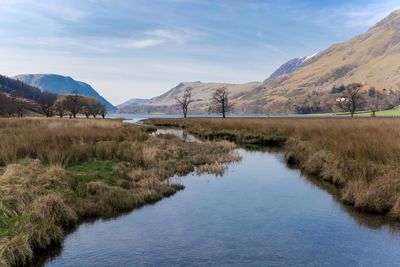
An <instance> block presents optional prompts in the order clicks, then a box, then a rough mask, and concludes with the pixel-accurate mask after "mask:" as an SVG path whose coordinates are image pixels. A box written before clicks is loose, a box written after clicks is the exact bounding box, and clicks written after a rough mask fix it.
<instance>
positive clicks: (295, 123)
mask: <svg viewBox="0 0 400 267" xmlns="http://www.w3.org/2000/svg"><path fill="white" fill-rule="evenodd" d="M147 122H148V123H150V124H152V125H157V126H168V127H171V126H172V127H181V128H185V129H186V130H188V131H189V132H191V133H192V134H195V135H197V136H200V137H203V138H205V139H210V140H215V139H218V140H220V139H224V140H233V141H235V142H237V143H241V144H253V145H264V146H279V147H280V148H281V149H282V150H283V151H284V152H285V155H286V156H285V158H286V160H287V162H288V163H289V164H292V165H297V166H298V167H299V168H301V169H302V170H303V171H304V172H305V173H307V174H310V175H315V176H317V177H319V178H320V179H323V180H325V181H328V182H330V183H332V184H334V185H336V186H337V187H338V188H339V191H340V193H341V200H342V201H343V202H345V203H347V204H349V205H353V206H355V207H357V208H358V209H360V210H364V211H367V212H371V213H380V214H386V215H387V216H388V217H391V218H394V219H396V220H400V178H399V176H398V173H399V171H400V167H399V163H400V120H398V119H393V118H392V119H382V118H354V119H320V118H304V119H298V118H293V119H289V118H288V119H284V118H228V119H216V118H191V119H152V120H148V121H147Z"/></svg>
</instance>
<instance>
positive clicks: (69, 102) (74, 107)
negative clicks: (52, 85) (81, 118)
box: [65, 91, 82, 118]
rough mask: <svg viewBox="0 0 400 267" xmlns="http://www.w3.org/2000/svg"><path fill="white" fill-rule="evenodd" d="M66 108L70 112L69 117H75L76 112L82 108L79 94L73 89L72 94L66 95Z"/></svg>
mask: <svg viewBox="0 0 400 267" xmlns="http://www.w3.org/2000/svg"><path fill="white" fill-rule="evenodd" d="M65 101H66V108H67V110H68V111H69V112H70V113H71V115H70V117H73V118H76V114H78V113H79V111H80V110H81V108H82V103H81V96H80V95H78V92H76V91H74V92H72V94H70V95H67V96H66V100H65Z"/></svg>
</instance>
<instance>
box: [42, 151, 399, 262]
mask: <svg viewBox="0 0 400 267" xmlns="http://www.w3.org/2000/svg"><path fill="white" fill-rule="evenodd" d="M238 152H239V153H240V154H241V156H242V157H243V160H242V161H241V162H239V163H233V164H230V165H229V166H228V169H227V171H226V173H225V174H224V175H223V176H222V177H215V176H213V175H208V174H204V175H200V176H198V175H196V174H190V175H187V176H186V177H183V178H179V181H180V182H182V183H183V184H184V185H185V187H186V188H185V190H183V191H180V192H178V193H177V194H175V195H174V196H172V197H170V198H166V199H163V200H161V201H160V202H158V203H156V204H154V205H147V206H145V207H143V208H141V209H139V210H135V211H133V212H131V213H128V214H125V215H122V216H120V217H118V218H115V219H112V220H97V221H95V222H94V223H84V224H82V225H80V226H79V227H78V229H77V230H76V231H75V232H73V233H72V234H70V235H69V236H67V238H66V239H65V240H64V242H63V243H62V247H61V248H60V249H58V250H57V251H56V252H53V254H54V255H53V257H52V258H51V259H47V261H46V262H45V263H44V266H47V267H63V266H93V267H94V266H96V267H102V266H171V265H174V266H187V265H192V266H224V265H229V266H243V265H247V266H398V264H399V262H400V232H398V230H397V229H399V225H398V224H391V225H389V224H387V222H386V221H385V220H384V219H383V218H382V217H380V216H371V215H367V214H363V213H360V212H357V211H355V210H353V209H351V208H350V207H347V206H343V205H342V204H340V203H339V202H338V201H337V200H336V199H335V194H334V191H333V190H332V189H331V188H330V186H329V185H326V184H320V183H319V182H317V181H314V180H313V179H308V178H305V177H304V176H303V175H302V174H301V173H300V172H299V171H298V170H292V169H289V168H288V167H287V166H286V164H285V163H284V161H283V159H282V155H281V154H279V153H273V152H267V151H264V152H262V151H248V150H244V149H238ZM327 191H329V192H330V193H328V192H327Z"/></svg>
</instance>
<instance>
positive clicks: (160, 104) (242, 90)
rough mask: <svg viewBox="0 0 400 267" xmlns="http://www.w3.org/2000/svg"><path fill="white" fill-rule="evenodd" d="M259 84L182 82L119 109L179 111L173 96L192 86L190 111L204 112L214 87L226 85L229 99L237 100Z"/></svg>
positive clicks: (124, 110) (128, 110) (177, 95)
mask: <svg viewBox="0 0 400 267" xmlns="http://www.w3.org/2000/svg"><path fill="white" fill-rule="evenodd" d="M261 85H262V83H260V82H250V83H246V84H230V83H202V82H182V83H179V84H178V85H177V86H175V87H174V88H172V89H170V90H168V91H167V92H166V93H164V94H162V95H160V96H157V97H154V98H152V99H150V101H148V102H147V103H146V104H142V105H137V102H135V103H134V104H133V105H125V106H123V107H119V111H120V112H163V113H176V112H177V111H179V106H178V105H177V103H176V99H175V98H176V97H180V96H182V94H183V92H184V90H185V89H186V88H188V87H190V88H192V99H193V100H194V101H193V103H192V104H191V105H190V112H192V113H193V112H194V113H206V112H207V111H208V107H209V103H210V101H211V96H212V93H213V92H214V90H215V89H217V88H221V87H226V88H227V89H228V90H229V92H230V96H231V99H232V100H235V101H239V100H240V98H242V97H243V96H244V95H245V94H247V93H249V92H251V91H253V89H255V88H256V87H258V86H261Z"/></svg>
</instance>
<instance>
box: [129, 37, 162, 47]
mask: <svg viewBox="0 0 400 267" xmlns="http://www.w3.org/2000/svg"><path fill="white" fill-rule="evenodd" d="M165 42H166V41H165V40H162V39H143V40H134V41H131V42H129V43H127V44H126V45H124V46H126V47H130V48H146V47H151V46H156V45H161V44H163V43H165Z"/></svg>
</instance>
